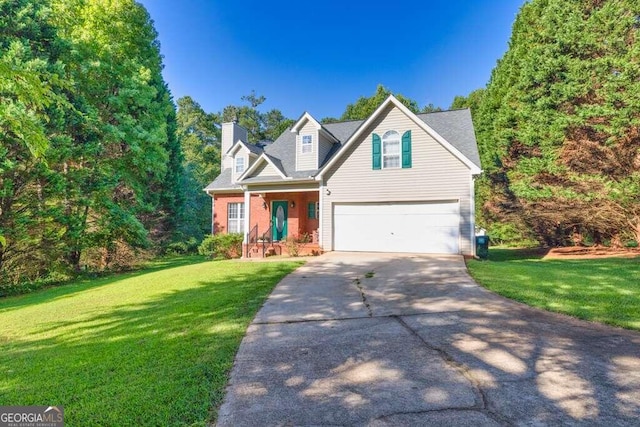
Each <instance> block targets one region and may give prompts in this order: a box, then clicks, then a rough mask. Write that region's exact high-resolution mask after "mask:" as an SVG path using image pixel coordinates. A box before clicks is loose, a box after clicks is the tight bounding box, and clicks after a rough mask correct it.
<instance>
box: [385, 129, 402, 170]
mask: <svg viewBox="0 0 640 427" xmlns="http://www.w3.org/2000/svg"><path fill="white" fill-rule="evenodd" d="M399 167H400V134H399V133H398V132H396V131H395V130H390V131H388V132H386V133H385V134H384V135H382V168H383V169H389V168H399Z"/></svg>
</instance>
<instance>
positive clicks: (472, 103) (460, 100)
mask: <svg viewBox="0 0 640 427" xmlns="http://www.w3.org/2000/svg"><path fill="white" fill-rule="evenodd" d="M484 93H485V89H476V90H474V91H473V92H471V93H470V94H469V95H468V96H461V95H458V96H456V97H455V98H453V102H452V103H451V107H449V109H451V110H460V109H463V108H469V109H470V110H471V114H472V115H474V114H476V113H477V112H478V109H479V108H480V107H481V106H482V101H483V99H484Z"/></svg>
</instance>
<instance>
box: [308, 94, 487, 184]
mask: <svg viewBox="0 0 640 427" xmlns="http://www.w3.org/2000/svg"><path fill="white" fill-rule="evenodd" d="M390 105H393V106H394V107H396V108H398V109H399V110H400V111H402V112H403V113H404V114H405V115H406V116H407V117H409V118H410V119H411V120H413V121H414V122H415V123H416V124H417V125H418V126H419V127H421V128H422V129H423V130H424V131H425V132H427V133H428V134H429V135H431V136H432V137H433V138H434V139H435V140H436V141H437V142H438V143H440V144H441V145H442V146H443V147H444V148H446V149H447V150H448V151H449V152H450V153H451V154H453V155H454V156H455V157H457V158H458V159H459V160H460V161H461V162H462V163H464V164H465V165H466V166H467V167H468V168H469V169H470V170H471V173H472V174H474V175H476V174H480V173H481V172H482V171H481V170H480V167H479V166H478V165H476V164H474V163H473V162H472V161H471V160H470V159H469V158H468V157H466V156H465V155H464V154H462V152H460V150H458V149H457V148H456V147H454V146H453V145H452V144H451V143H449V142H448V141H447V140H446V139H445V138H444V137H442V135H440V134H439V133H438V132H436V131H435V130H434V129H433V128H432V127H431V126H429V125H428V124H427V123H425V121H424V120H421V119H420V118H419V117H418V116H417V115H416V114H414V113H413V112H412V111H411V110H409V109H408V108H407V107H406V106H405V105H404V104H402V103H401V102H400V101H398V99H397V98H396V97H395V96H393V95H389V97H388V98H387V99H386V100H385V101H384V102H383V103H382V104H381V105H380V106H379V107H378V108H377V109H376V110H375V111H374V112H373V114H371V115H370V116H369V117H368V118H367V119H366V120H364V121H363V122H362V123H361V124H360V126H359V127H358V129H357V130H356V131H355V132H354V133H353V134H352V135H351V136H350V137H349V139H348V140H347V141H346V142H345V143H344V144H343V145H342V148H341V149H340V151H338V152H337V153H336V154H335V155H334V156H333V157H332V158H330V159H329V160H328V161H327V162H326V164H325V165H324V166H323V167H322V168H321V169H320V171H319V173H318V174H317V175H316V179H318V180H319V179H321V178H322V176H323V175H324V173H325V172H326V171H327V170H328V169H329V168H331V167H332V166H333V165H335V164H336V162H337V161H338V159H340V157H341V156H342V155H343V154H344V153H345V152H347V151H348V150H347V148H348V147H349V146H351V145H353V144H354V143H355V141H356V140H358V138H359V137H360V136H362V135H363V134H364V132H366V130H367V129H368V128H369V126H370V125H371V124H372V123H373V122H374V121H375V120H376V119H377V118H378V117H379V116H380V115H381V114H382V113H383V112H384V111H385V110H386V109H387V107H389V106H390Z"/></svg>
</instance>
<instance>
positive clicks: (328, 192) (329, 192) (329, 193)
mask: <svg viewBox="0 0 640 427" xmlns="http://www.w3.org/2000/svg"><path fill="white" fill-rule="evenodd" d="M330 195H331V190H329V189H328V188H327V196H330Z"/></svg>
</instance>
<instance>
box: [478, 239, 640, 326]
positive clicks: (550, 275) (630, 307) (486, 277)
mask: <svg viewBox="0 0 640 427" xmlns="http://www.w3.org/2000/svg"><path fill="white" fill-rule="evenodd" d="M541 258H542V256H541V255H540V254H537V253H536V252H535V251H521V250H513V249H490V251H489V260H487V261H478V260H471V261H469V262H468V263H467V266H468V268H469V272H470V273H471V275H472V276H473V278H474V279H475V280H476V281H477V282H478V283H480V284H481V285H483V286H485V287H486V288H488V289H490V290H492V291H494V292H496V293H498V294H500V295H503V296H505V297H507V298H512V299H514V300H517V301H520V302H523V303H525V304H528V305H531V306H534V307H539V308H543V309H546V310H550V311H556V312H559V313H564V314H568V315H570V316H575V317H578V318H580V319H585V320H592V321H596V322H602V323H607V324H610V325H615V326H621V327H623V328H628V329H639V330H640V258H638V257H636V258H599V259H581V260H543V259H541Z"/></svg>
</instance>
